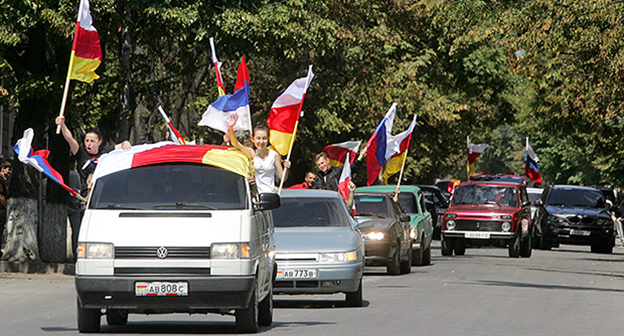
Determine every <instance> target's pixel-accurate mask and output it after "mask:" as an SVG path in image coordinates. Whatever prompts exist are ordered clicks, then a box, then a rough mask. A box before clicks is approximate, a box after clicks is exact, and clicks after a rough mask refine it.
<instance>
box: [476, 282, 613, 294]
mask: <svg viewBox="0 0 624 336" xmlns="http://www.w3.org/2000/svg"><path fill="white" fill-rule="evenodd" d="M473 283H474V284H475V285H483V286H502V287H517V288H538V289H552V290H573V291H595V292H615V293H624V290H622V289H611V288H596V287H581V286H564V285H544V284H535V283H523V282H508V281H493V280H476V281H474V282H473ZM464 284H465V283H464Z"/></svg>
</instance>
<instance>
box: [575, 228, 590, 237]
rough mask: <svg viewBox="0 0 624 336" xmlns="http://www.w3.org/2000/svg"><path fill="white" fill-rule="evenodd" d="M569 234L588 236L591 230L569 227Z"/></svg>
mask: <svg viewBox="0 0 624 336" xmlns="http://www.w3.org/2000/svg"><path fill="white" fill-rule="evenodd" d="M570 235H574V236H589V235H591V231H588V230H575V229H571V230H570Z"/></svg>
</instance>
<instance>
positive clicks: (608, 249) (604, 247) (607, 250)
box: [591, 244, 613, 254]
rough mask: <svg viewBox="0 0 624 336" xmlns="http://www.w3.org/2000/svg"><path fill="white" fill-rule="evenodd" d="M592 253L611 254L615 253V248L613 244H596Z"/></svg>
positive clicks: (592, 248)
mask: <svg viewBox="0 0 624 336" xmlns="http://www.w3.org/2000/svg"><path fill="white" fill-rule="evenodd" d="M591 251H592V253H603V254H611V253H613V246H611V244H600V245H598V244H595V245H592V246H591Z"/></svg>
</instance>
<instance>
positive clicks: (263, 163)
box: [253, 149, 276, 193]
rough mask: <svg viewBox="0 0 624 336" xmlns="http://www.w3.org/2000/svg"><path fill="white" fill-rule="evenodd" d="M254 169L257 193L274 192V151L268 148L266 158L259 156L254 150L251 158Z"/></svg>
mask: <svg viewBox="0 0 624 336" xmlns="http://www.w3.org/2000/svg"><path fill="white" fill-rule="evenodd" d="M253 165H254V170H255V171H256V186H257V187H258V192H259V193H274V192H276V191H275V173H276V172H275V151H274V150H272V149H269V154H268V155H267V157H266V158H264V159H263V158H261V157H260V156H259V155H258V150H256V156H255V157H254V160H253Z"/></svg>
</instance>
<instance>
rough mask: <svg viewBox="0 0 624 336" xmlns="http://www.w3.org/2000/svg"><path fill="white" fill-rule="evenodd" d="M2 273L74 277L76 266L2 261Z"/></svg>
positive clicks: (70, 264)
mask: <svg viewBox="0 0 624 336" xmlns="http://www.w3.org/2000/svg"><path fill="white" fill-rule="evenodd" d="M0 273H28V274H35V273H45V274H65V275H74V273H75V265H74V264H72V263H45V262H41V261H23V262H13V261H0Z"/></svg>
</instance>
